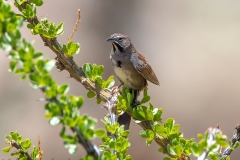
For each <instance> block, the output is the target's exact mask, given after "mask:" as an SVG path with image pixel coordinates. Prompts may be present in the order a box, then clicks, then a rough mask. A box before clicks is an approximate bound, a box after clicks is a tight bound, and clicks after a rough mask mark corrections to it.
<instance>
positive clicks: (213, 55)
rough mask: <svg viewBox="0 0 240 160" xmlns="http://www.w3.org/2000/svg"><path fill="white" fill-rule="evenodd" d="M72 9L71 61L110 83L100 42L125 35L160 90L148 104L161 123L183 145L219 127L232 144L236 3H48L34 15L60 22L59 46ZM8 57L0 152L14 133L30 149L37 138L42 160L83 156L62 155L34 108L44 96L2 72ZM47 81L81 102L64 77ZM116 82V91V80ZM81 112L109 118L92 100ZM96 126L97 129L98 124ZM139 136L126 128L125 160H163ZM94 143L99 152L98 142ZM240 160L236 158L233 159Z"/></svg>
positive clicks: (238, 55) (238, 63) (239, 75)
mask: <svg viewBox="0 0 240 160" xmlns="http://www.w3.org/2000/svg"><path fill="white" fill-rule="evenodd" d="M10 2H11V3H13V1H12V0H11V1H10ZM78 8H80V9H81V12H82V14H81V23H80V24H79V27H78V31H77V32H76V33H75V35H74V37H73V40H74V41H76V42H79V43H80V44H81V51H80V53H79V54H78V55H76V56H74V59H75V61H76V62H77V63H78V64H79V65H80V66H81V65H82V64H83V63H85V62H90V63H96V64H103V65H104V66H105V73H104V77H105V78H107V77H109V76H110V75H113V74H114V72H113V69H112V65H111V63H110V60H109V53H110V50H111V44H110V43H108V42H106V41H105V39H106V38H108V37H109V36H110V35H111V34H112V33H115V32H123V33H126V34H128V35H129V36H130V37H131V39H132V42H133V43H134V45H135V47H136V49H137V50H138V51H139V52H141V53H142V54H143V55H144V56H145V57H146V58H147V60H148V61H149V63H150V64H151V66H152V68H153V70H154V71H155V73H156V75H157V77H158V79H159V81H160V83H161V86H155V85H153V84H151V83H149V87H148V88H149V94H150V95H151V97H152V99H151V102H152V103H153V104H154V106H155V107H159V108H163V111H164V112H163V121H164V120H166V119H167V118H169V117H173V118H174V119H175V120H176V123H178V124H180V125H181V131H182V132H183V133H184V137H185V138H197V134H198V133H204V132H205V131H206V129H207V128H208V127H214V126H216V125H217V124H219V125H220V128H221V130H222V131H223V132H224V134H226V135H227V136H228V138H231V136H232V134H233V132H234V127H235V125H236V123H240V120H239V111H240V109H239V106H240V44H239V43H240V1H237V0H233V1H223V0H211V1H209V0H201V1H191V0H184V1H183V0H178V1H164V0H152V1H144V0H132V1H129V0H121V1H116V0H115V1H110V0H101V1H99V0H91V1H84V0H72V1H59V0H51V1H45V2H44V5H43V6H42V7H40V8H38V11H37V15H38V17H41V16H42V17H47V18H48V19H49V21H53V22H55V23H57V24H58V23H60V22H64V31H65V32H64V35H62V36H60V37H59V38H58V40H59V41H60V42H61V43H67V39H68V38H69V36H70V34H71V32H72V29H73V26H74V24H75V21H76V17H77V9H78ZM22 35H23V37H25V38H26V39H27V40H28V41H35V43H34V46H35V48H36V50H38V51H42V52H43V53H44V57H45V58H51V59H53V58H54V57H55V55H54V54H53V52H51V51H50V50H49V49H48V48H47V47H45V46H44V45H43V42H42V40H41V39H40V38H39V37H38V36H32V35H31V33H30V31H29V30H28V29H27V28H26V24H25V26H24V27H23V28H22ZM1 52H2V51H1ZM6 55H7V53H4V52H2V53H1V54H0V63H1V67H2V68H1V70H0V107H1V111H0V126H1V129H0V148H3V147H6V146H7V144H6V143H5V141H4V136H5V135H6V134H8V133H9V132H10V131H18V132H19V133H20V134H22V135H23V138H28V137H29V138H31V139H32V141H33V143H34V144H35V145H37V137H38V135H39V136H40V139H41V149H42V150H43V151H44V153H43V159H45V160H49V159H56V160H68V159H71V160H75V159H79V158H80V157H82V156H84V155H85V151H84V150H83V148H82V147H81V146H79V149H78V152H77V153H76V154H75V155H69V154H68V151H67V149H65V148H64V146H63V140H62V139H61V138H60V137H59V132H60V129H61V126H57V127H51V126H50V125H49V124H48V120H47V119H45V118H44V116H43V115H44V113H45V111H44V104H45V102H39V101H37V100H38V99H39V98H42V97H43V95H42V93H41V92H40V91H39V90H33V89H31V87H30V86H29V83H28V81H24V82H22V81H21V80H20V77H17V76H15V75H13V74H12V73H9V72H8V63H9V59H8V58H7V57H6ZM52 75H53V77H54V78H55V80H56V81H57V82H58V83H59V84H62V83H69V84H70V87H71V90H70V92H69V94H74V95H83V96H84V97H86V93H87V91H86V89H85V88H84V87H83V86H82V85H81V84H79V83H78V82H76V81H75V80H74V79H70V78H67V77H69V74H68V73H67V72H66V71H63V72H59V71H58V70H57V69H54V70H53V71H52ZM116 82H117V84H119V81H118V80H117V79H116ZM80 112H81V114H88V115H90V116H92V117H95V118H97V119H99V120H100V119H101V118H103V116H104V115H106V113H107V111H106V110H105V109H104V108H103V107H102V106H100V105H97V104H96V103H95V100H92V99H85V104H84V106H83V108H82V109H81V110H80ZM97 126H98V127H99V128H102V127H103V124H102V122H101V121H99V122H98V124H97ZM140 130H141V128H140V126H138V125H137V124H135V123H134V122H132V123H131V126H130V131H131V133H130V136H129V139H130V141H131V148H130V150H129V154H131V155H132V157H133V159H151V160H157V159H162V157H164V156H163V155H162V154H159V153H158V151H157V149H158V146H157V145H156V144H155V143H154V142H153V144H152V145H151V146H150V147H147V146H146V145H145V139H142V138H140V136H139V131H140ZM94 143H96V144H97V145H99V144H101V142H100V140H94ZM0 155H1V156H0V159H14V158H13V157H10V156H9V154H3V153H0ZM239 156H240V152H239V150H237V151H234V152H233V153H232V156H231V157H232V159H239V158H237V157H239Z"/></svg>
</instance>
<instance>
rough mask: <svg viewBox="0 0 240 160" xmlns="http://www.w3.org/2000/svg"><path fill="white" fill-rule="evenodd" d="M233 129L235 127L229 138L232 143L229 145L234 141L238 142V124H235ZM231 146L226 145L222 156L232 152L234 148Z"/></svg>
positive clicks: (239, 133) (239, 137)
mask: <svg viewBox="0 0 240 160" xmlns="http://www.w3.org/2000/svg"><path fill="white" fill-rule="evenodd" d="M235 129H236V131H235V132H234V133H233V136H232V138H231V140H230V142H231V144H232V145H231V146H233V145H234V144H235V143H236V142H240V125H239V124H237V125H236V128H235ZM231 146H228V147H227V148H226V149H225V150H224V151H223V153H222V155H223V156H224V157H227V156H229V155H230V154H231V153H232V151H233V150H234V149H233V148H232V147H231Z"/></svg>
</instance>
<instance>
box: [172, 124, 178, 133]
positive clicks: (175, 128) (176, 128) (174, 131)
mask: <svg viewBox="0 0 240 160" xmlns="http://www.w3.org/2000/svg"><path fill="white" fill-rule="evenodd" d="M179 129H180V125H179V124H176V125H174V127H173V128H172V130H171V134H175V133H178V131H179Z"/></svg>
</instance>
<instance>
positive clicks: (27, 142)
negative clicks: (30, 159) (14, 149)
mask: <svg viewBox="0 0 240 160" xmlns="http://www.w3.org/2000/svg"><path fill="white" fill-rule="evenodd" d="M21 146H22V148H23V149H25V150H28V148H30V147H31V146H32V142H31V140H30V139H29V138H27V139H25V140H24V141H22V142H21Z"/></svg>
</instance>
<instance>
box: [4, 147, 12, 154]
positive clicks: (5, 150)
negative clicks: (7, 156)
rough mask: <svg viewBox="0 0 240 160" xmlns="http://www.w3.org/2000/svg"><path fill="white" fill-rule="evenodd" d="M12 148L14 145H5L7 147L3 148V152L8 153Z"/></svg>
mask: <svg viewBox="0 0 240 160" xmlns="http://www.w3.org/2000/svg"><path fill="white" fill-rule="evenodd" d="M11 148H12V147H5V148H3V149H2V152H5V153H7V152H9V151H10V150H11Z"/></svg>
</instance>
